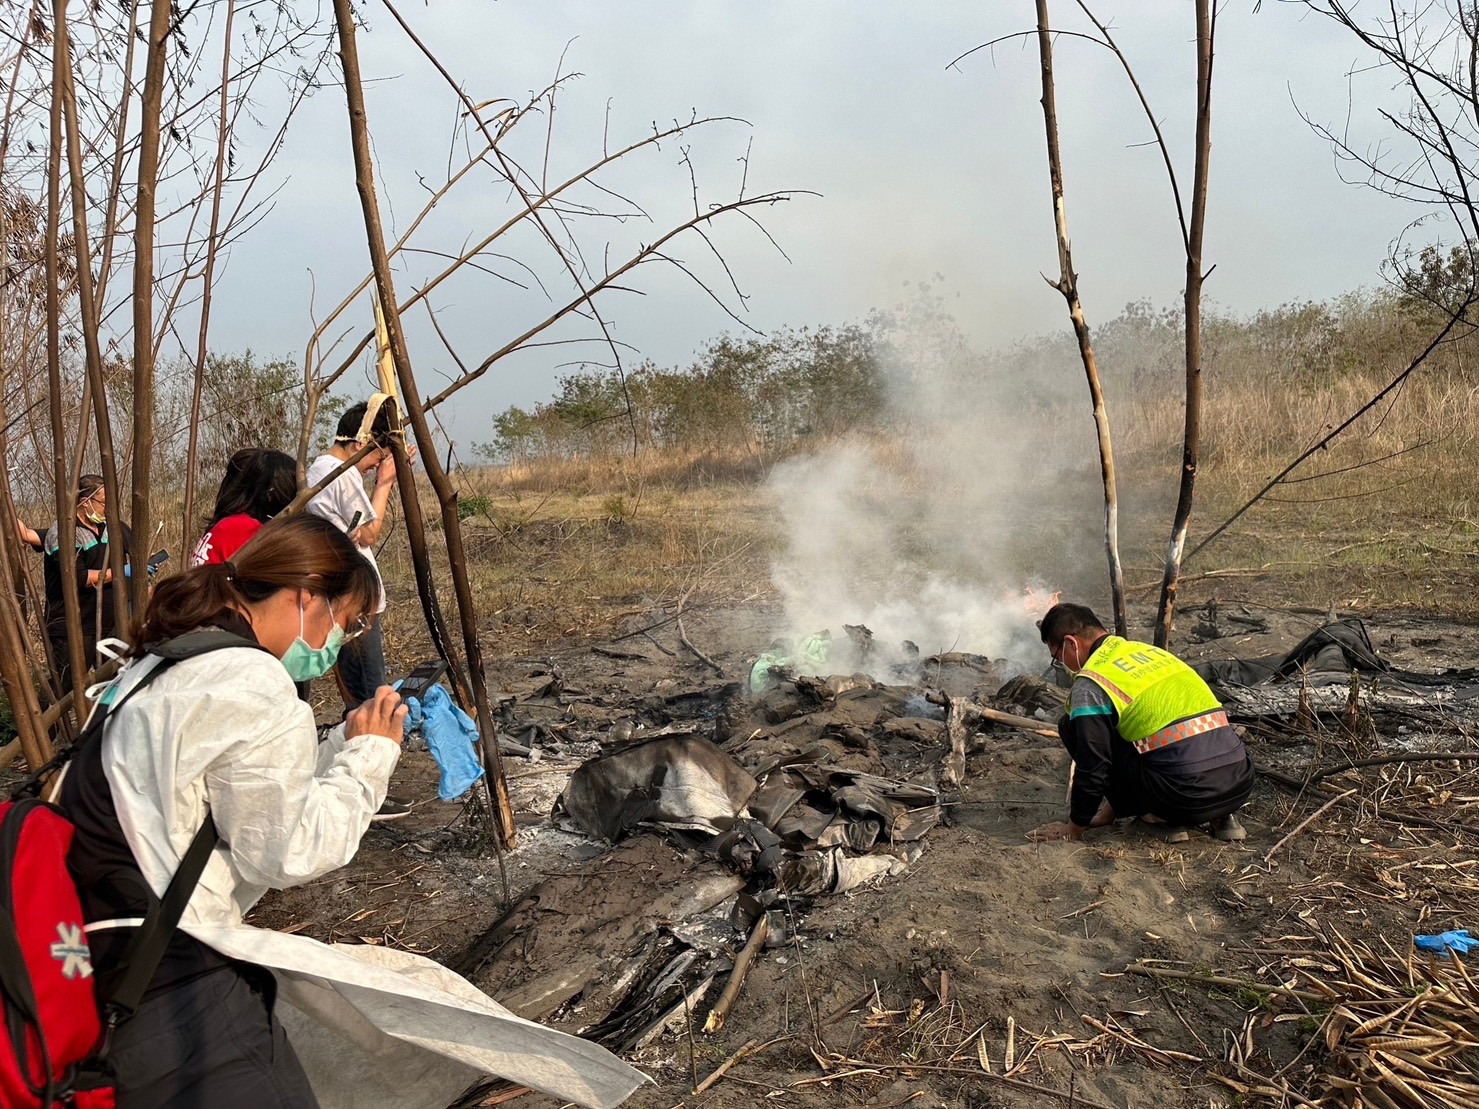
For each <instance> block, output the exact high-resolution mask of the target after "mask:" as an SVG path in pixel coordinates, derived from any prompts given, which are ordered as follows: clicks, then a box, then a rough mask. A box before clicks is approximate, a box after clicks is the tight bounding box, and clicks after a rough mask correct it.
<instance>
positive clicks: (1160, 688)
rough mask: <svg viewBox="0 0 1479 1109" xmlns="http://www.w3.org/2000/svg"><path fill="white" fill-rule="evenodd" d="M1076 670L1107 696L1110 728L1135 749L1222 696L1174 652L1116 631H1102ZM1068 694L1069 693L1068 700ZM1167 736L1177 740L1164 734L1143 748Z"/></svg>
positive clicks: (1210, 708) (1214, 706)
mask: <svg viewBox="0 0 1479 1109" xmlns="http://www.w3.org/2000/svg"><path fill="white" fill-rule="evenodd" d="M1079 676H1080V677H1081V678H1086V679H1088V680H1089V681H1092V682H1093V683H1094V684H1095V685H1097V686H1098V687H1099V688H1100V689H1102V690H1103V691H1104V692H1105V693H1106V694H1107V695H1108V696H1109V700H1110V703H1111V704H1112V705H1114V708H1115V712H1116V714H1117V715H1118V721H1117V724H1116V729H1117V730H1118V732H1119V734H1120V736H1121V737H1122V738H1123V739H1125V740H1127V741H1128V742H1130V743H1133V744H1135V745H1136V749H1137V750H1138V749H1140V744H1141V743H1142V742H1143V741H1146V740H1150V739H1152V738H1153V737H1154V736H1156V735H1157V734H1158V733H1160V732H1161V731H1162V730H1163V729H1169V728H1171V727H1173V726H1174V725H1176V724H1177V723H1180V722H1185V721H1190V720H1192V719H1194V718H1199V717H1202V716H1205V715H1208V714H1211V713H1214V712H1216V711H1217V710H1219V709H1221V708H1222V702H1221V701H1219V700H1217V697H1216V696H1215V695H1214V694H1213V692H1212V690H1211V689H1209V688H1208V687H1207V683H1206V682H1204V681H1202V679H1201V677H1200V676H1198V674H1197V672H1196V671H1195V670H1193V669H1192V668H1191V667H1190V666H1188V665H1186V663H1184V662H1182V661H1181V660H1180V659H1179V658H1177V657H1176V656H1175V655H1173V654H1171V653H1170V652H1169V651H1163V650H1161V649H1160V648H1159V647H1152V646H1151V645H1150V644H1149V643H1136V642H1135V641H1133V640H1129V639H1122V638H1120V637H1119V636H1117V635H1111V636H1107V637H1105V639H1104V641H1103V642H1102V643H1100V644H1099V646H1098V648H1097V649H1096V650H1095V651H1094V653H1093V654H1092V655H1090V656H1089V658H1088V659H1087V661H1085V663H1084V667H1083V669H1082V670H1080V671H1079ZM1071 696H1072V695H1071V693H1070V705H1071ZM1224 723H1225V721H1224ZM1205 730H1207V731H1210V730H1211V729H1210V728H1207V729H1205ZM1195 734H1197V733H1195V732H1191V733H1188V735H1195ZM1181 738H1182V739H1185V738H1187V737H1186V736H1182V737H1181ZM1173 742H1178V741H1177V740H1167V741H1166V742H1164V743H1157V744H1154V745H1153V746H1152V747H1150V748H1147V749H1148V750H1154V749H1155V747H1164V746H1166V744H1167V743H1173Z"/></svg>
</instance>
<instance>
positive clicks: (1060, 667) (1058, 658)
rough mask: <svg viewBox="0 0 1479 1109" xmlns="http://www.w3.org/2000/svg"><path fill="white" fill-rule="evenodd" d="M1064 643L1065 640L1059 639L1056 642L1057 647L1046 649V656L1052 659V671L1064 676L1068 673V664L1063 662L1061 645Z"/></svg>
mask: <svg viewBox="0 0 1479 1109" xmlns="http://www.w3.org/2000/svg"><path fill="white" fill-rule="evenodd" d="M1066 642H1067V640H1066V639H1060V640H1058V646H1057V647H1049V648H1048V654H1049V656H1051V657H1052V660H1053V669H1054V670H1057V671H1059V672H1060V673H1064V674H1067V673H1068V664H1067V663H1065V662H1064V661H1063V645H1064V644H1065V643H1066Z"/></svg>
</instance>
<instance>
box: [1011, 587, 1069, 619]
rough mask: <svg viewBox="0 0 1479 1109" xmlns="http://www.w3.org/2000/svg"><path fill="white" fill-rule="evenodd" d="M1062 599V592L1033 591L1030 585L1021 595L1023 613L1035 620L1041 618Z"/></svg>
mask: <svg viewBox="0 0 1479 1109" xmlns="http://www.w3.org/2000/svg"><path fill="white" fill-rule="evenodd" d="M1062 599H1063V591H1062V590H1058V591H1056V592H1054V593H1049V592H1048V591H1047V590H1045V589H1033V588H1032V586H1030V585H1029V586H1028V587H1027V588H1026V589H1024V590H1022V595H1021V602H1022V608H1023V611H1025V612H1026V613H1027V615H1028V616H1030V617H1032V618H1033V619H1034V620H1036V619H1038V618H1040V617H1041V616H1042V615H1043V613H1045V612H1047V611H1048V609H1050V608H1052V607H1053V606H1054V605H1055V604H1057V603H1058V602H1059V601H1060V600H1062Z"/></svg>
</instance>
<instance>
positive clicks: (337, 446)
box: [308, 402, 415, 708]
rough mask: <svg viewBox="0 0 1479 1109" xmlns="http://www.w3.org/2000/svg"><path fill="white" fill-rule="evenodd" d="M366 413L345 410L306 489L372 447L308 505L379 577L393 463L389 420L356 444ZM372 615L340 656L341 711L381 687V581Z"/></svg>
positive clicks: (362, 408)
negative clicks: (370, 485)
mask: <svg viewBox="0 0 1479 1109" xmlns="http://www.w3.org/2000/svg"><path fill="white" fill-rule="evenodd" d="M366 408H367V406H366V405H365V404H364V402H361V403H359V404H356V405H354V406H353V407H351V408H349V409H347V410H346V411H345V413H344V415H343V416H341V417H340V418H339V428H338V431H337V432H336V433H335V435H334V445H333V446H332V447H330V448H329V449H328V450H327V451H326V452H325V453H323V454H321V455H319V456H318V457H317V458H315V459H314V460H313V464H312V465H311V466H309V467H308V484H309V485H310V486H314V485H317V484H318V483H319V482H320V481H322V480H323V479H324V478H326V477H328V476H329V475H330V474H331V473H333V472H334V471H335V470H337V469H339V467H341V466H343V465H344V463H346V462H348V461H349V460H350V459H351V458H353V457H354V456H355V455H356V454H358V453H359V451H360V448H362V447H363V446H365V444H366V443H368V442H373V443H374V444H375V446H374V448H373V449H371V450H370V452H369V453H368V454H366V455H365V456H364V457H363V458H361V459H360V460H359V461H358V462H357V463H355V464H354V465H353V466H351V467H350V468H349V469H347V470H345V471H344V472H343V473H342V474H340V475H339V476H338V477H337V478H335V479H334V480H333V481H332V482H330V483H329V484H328V485H326V486H324V488H323V489H322V490H321V491H320V492H319V493H318V494H317V495H316V496H314V498H313V499H312V500H310V501H309V502H308V511H309V512H311V513H313V514H314V515H315V516H322V517H323V518H324V519H325V520H328V521H329V522H330V523H332V524H335V525H337V526H338V527H339V529H340V530H341V531H343V532H345V533H346V534H347V535H348V536H349V538H350V539H351V540H353V541H354V545H355V546H356V547H358V548H359V551H360V554H362V555H364V556H365V558H366V559H367V560H368V561H369V563H370V565H371V566H374V567H375V572H376V574H377V575H378V574H379V572H380V568H379V566H378V565H377V564H376V562H375V545H376V544H377V543H379V542H380V539H381V534H382V531H383V529H384V527H385V510H386V507H387V506H388V505H389V503H390V494H391V491H392V490H393V489H394V488H395V457H394V455H392V454H391V452H390V448H389V446H388V445H387V444H388V442H389V427H388V420H382V418H381V417H380V416H377V417H376V419H375V425H374V428H373V430H372V431H371V432H369V433H368V435H367V437H366V438H365V439H363V440H362V439H361V438H360V425H361V424H363V423H364V419H365V411H366ZM383 415H385V413H384V410H382V416H383ZM382 425H385V426H382ZM414 457H415V456H414V455H412V458H413V459H414ZM371 471H374V474H375V486H374V492H372V493H366V492H365V483H364V476H363V475H365V474H368V473H370V472H371ZM373 612H374V615H375V620H374V623H373V625H372V626H371V628H370V630H369V631H368V632H366V633H365V634H364V635H362V636H360V637H359V639H357V640H355V644H354V649H352V650H351V649H347V648H346V649H345V650H343V651H341V652H340V654H339V665H338V667H337V668H336V672H337V673H338V676H339V686H340V691H341V692H342V693H343V695H344V705H345V707H346V708H354V707H355V706H357V705H361V704H363V703H364V702H365V701H368V700H369V699H370V698H372V697H373V696H374V695H375V690H377V689H379V688H380V686H382V685H384V684H385V640H384V636H383V632H382V629H381V618H382V616H383V614H384V612H385V586H384V581H383V579H382V582H381V586H380V595H379V597H378V598H377V599H376V601H375V605H374V609H373Z"/></svg>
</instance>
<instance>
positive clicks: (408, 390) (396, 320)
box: [334, 0, 515, 849]
mask: <svg viewBox="0 0 1479 1109" xmlns="http://www.w3.org/2000/svg"><path fill="white" fill-rule="evenodd" d="M334 16H335V21H336V22H337V24H338V32H339V56H340V60H341V62H342V64H343V67H344V93H345V97H346V99H347V102H348V107H349V133H350V140H351V145H352V147H353V150H354V171H355V184H356V186H357V187H358V190H359V196H360V206H361V208H362V209H363V212H364V219H365V235H366V238H367V239H368V241H369V248H370V261H371V264H372V268H373V270H374V274H375V285H376V290H377V292H378V294H379V297H380V303H381V305H382V306H383V308H384V315H385V328H386V332H387V335H388V338H389V340H390V351H391V357H392V358H393V359H394V361H395V372H396V380H397V382H398V383H399V385H400V391H401V399H402V402H403V403H404V405H405V411H406V415H407V416H408V417H409V418H410V421H411V427H412V429H413V430H414V431H415V433H416V442H417V445H418V446H419V448H420V451H421V460H422V463H423V465H425V467H426V476H427V479H428V480H429V481H430V482H431V485H432V488H433V489H434V490H435V491H436V494H437V500H438V502H439V503H440V505H441V509H442V525H443V531H444V534H445V536H446V540H447V556H448V562H449V565H450V568H451V573H452V582H453V588H454V590H455V592H456V596H457V610H458V616H459V618H460V621H461V625H462V638H463V645H464V648H465V650H466V652H467V664H468V665H467V678H468V681H469V683H470V685H471V688H472V695H473V702H474V709H475V711H476V714H477V722H478V731H479V733H480V735H481V745H482V751H481V754H482V758H483V765H484V768H485V770H486V772H487V778H488V782H487V785H488V790H489V794H490V796H491V797H492V799H493V805H494V830H495V834H496V837H497V840H498V843H499V846H500V847H501V848H505V849H506V848H509V847H512V846H513V843H514V837H515V826H514V816H513V805H512V803H511V802H510V800H509V796H508V782H507V780H506V779H505V777H504V772H503V758H502V756H501V755H500V753H499V751H498V738H497V731H496V727H495V725H494V722H493V712H492V707H491V705H490V703H489V701H488V690H487V685H486V683H485V681H484V678H483V659H482V645H481V642H480V639H479V635H478V626H477V608H476V606H475V604H474V602H473V596H472V588H471V584H470V582H469V580H468V577H467V555H466V552H465V551H464V549H463V544H462V528H461V521H460V520H459V519H458V516H457V493H456V490H454V489H453V488H452V485H451V482H450V481H449V480H448V478H447V473H446V471H445V470H444V469H443V468H442V465H441V462H440V460H439V459H438V458H437V451H436V442H435V440H434V439H433V438H432V435H431V428H430V425H429V424H428V423H427V420H426V412H425V409H424V407H423V405H422V402H421V399H420V395H419V392H418V389H417V385H416V377H415V373H414V372H413V370H412V367H411V358H410V352H409V350H408V348H407V346H406V339H405V333H404V331H403V330H402V328H401V319H400V312H399V309H398V307H397V305H398V304H399V301H398V300H397V299H396V295H395V282H394V279H393V275H392V273H391V269H390V254H389V252H388V251H387V249H386V246H385V232H384V226H383V224H382V222H381V219H380V205H379V200H378V198H377V196H376V193H375V167H374V162H373V158H372V155H371V151H370V131H369V121H368V116H367V115H366V112H365V98H364V86H363V83H362V80H361V76H360V64H359V50H358V46H357V44H356V41H355V27H354V12H353V9H352V7H351V4H350V0H334ZM395 442H396V444H397V445H396V448H395V449H396V451H397V454H396V477H397V483H398V485H399V486H400V490H401V499H402V505H403V507H404V508H405V515H406V535H407V538H408V539H409V538H412V537H413V535H417V536H418V542H419V545H420V547H421V551H420V554H419V555H418V554H417V546H416V545H415V544H413V547H412V555H413V557H415V558H416V560H417V562H418V567H417V578H418V584H421V583H422V582H423V580H424V585H425V588H424V590H423V593H422V596H423V604H426V603H427V601H428V599H429V601H430V603H429V604H427V608H428V622H429V623H432V624H433V627H432V635H433V637H434V638H435V637H437V636H438V634H439V632H440V631H441V613H440V610H439V608H438V607H437V606H436V602H435V598H436V593H435V583H434V581H433V580H432V578H431V571H430V560H429V559H427V558H426V553H425V537H424V535H419V532H420V529H421V528H422V520H421V515H420V505H419V502H418V500H417V498H416V496H415V487H416V482H415V476H414V475H413V474H412V473H411V469H410V466H409V465H407V464H406V460H405V451H404V445H403V444H401V443H400V437H399V436H396V437H395ZM423 567H424V568H423ZM443 639H444V637H443ZM444 650H445V651H446V653H447V654H450V653H451V651H450V644H445V643H444ZM448 662H449V665H450V664H451V663H452V662H453V659H451V658H449V659H448Z"/></svg>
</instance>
